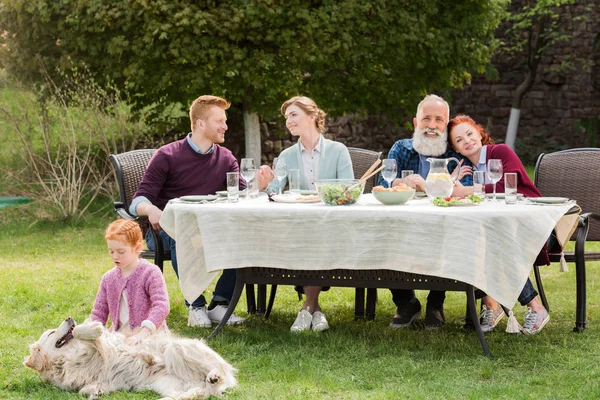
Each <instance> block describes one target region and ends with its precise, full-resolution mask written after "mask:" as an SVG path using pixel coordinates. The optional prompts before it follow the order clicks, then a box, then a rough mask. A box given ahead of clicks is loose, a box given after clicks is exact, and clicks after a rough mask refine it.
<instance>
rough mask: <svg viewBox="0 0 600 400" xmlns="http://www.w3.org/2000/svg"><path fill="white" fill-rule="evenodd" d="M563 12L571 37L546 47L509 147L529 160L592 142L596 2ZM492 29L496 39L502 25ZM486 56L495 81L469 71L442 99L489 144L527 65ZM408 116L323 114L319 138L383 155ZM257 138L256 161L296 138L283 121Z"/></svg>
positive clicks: (230, 142)
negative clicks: (487, 136) (483, 132)
mask: <svg viewBox="0 0 600 400" xmlns="http://www.w3.org/2000/svg"><path fill="white" fill-rule="evenodd" d="M585 6H592V10H591V12H588V16H587V18H586V19H584V20H583V21H574V19H575V17H576V16H581V15H582V14H583V13H584V12H585V11H584V8H585ZM564 12H565V14H566V16H567V18H564V20H565V21H566V22H565V24H566V25H565V29H566V30H567V31H568V32H569V33H570V34H571V35H572V39H571V40H570V41H568V42H562V43H559V44H558V45H556V46H555V47H554V48H551V49H548V51H546V53H545V55H544V57H543V59H542V62H541V64H540V67H539V69H538V74H537V77H536V80H535V83H534V85H533V87H532V89H531V91H530V92H529V93H527V94H526V95H525V97H524V98H523V101H522V105H521V106H522V108H521V120H520V123H519V130H518V137H517V142H516V151H517V153H518V154H519V156H520V157H521V158H522V159H523V161H524V162H525V163H529V164H531V163H534V162H535V160H536V158H537V155H538V154H540V153H542V152H549V151H556V150H560V149H565V148H574V147H588V146H590V145H592V146H593V147H597V146H598V144H599V142H598V140H597V139H596V137H595V136H594V134H595V131H597V130H598V129H599V125H600V122H599V121H600V95H599V93H600V91H599V89H600V6H599V5H598V4H597V1H595V0H580V1H578V2H577V4H575V5H572V6H568V7H566V8H565V10H564ZM499 31H500V32H499V33H498V36H501V35H502V32H501V31H502V30H501V29H499ZM567 57H570V58H571V59H572V60H574V61H573V66H574V68H573V69H570V70H564V71H562V72H555V70H556V69H557V67H559V66H560V64H561V63H562V62H563V61H564V60H565V59H566V58H567ZM492 61H493V64H494V65H495V66H496V68H497V69H498V72H499V77H498V79H497V80H495V81H489V80H487V79H486V78H485V77H483V76H475V77H473V80H472V82H471V84H470V85H468V86H465V87H464V88H462V89H457V90H454V91H452V93H451V96H450V98H447V97H446V98H447V100H448V101H449V102H450V103H451V115H456V114H458V113H466V114H469V115H471V116H472V117H473V118H474V119H475V120H476V121H478V122H479V123H481V124H482V125H484V126H486V127H487V128H488V130H489V132H490V133H491V135H492V137H493V138H494V139H495V140H496V142H503V141H504V136H505V134H506V126H507V124H508V118H509V115H510V108H511V105H512V102H513V95H514V91H515V89H516V87H517V86H518V85H519V83H521V81H522V80H523V78H524V76H525V72H526V65H525V62H524V57H520V58H516V59H508V58H505V59H500V58H499V57H496V58H495V59H493V60H492ZM415 111H416V110H415ZM413 116H414V115H413V113H412V112H410V113H407V115H406V116H405V117H404V118H403V119H402V121H401V122H399V123H398V122H394V123H392V122H390V121H387V120H386V118H385V116H380V115H373V116H369V117H357V116H343V117H340V118H335V119H332V118H328V119H327V125H328V130H327V132H326V134H325V136H326V137H328V138H330V139H334V140H338V141H340V142H342V143H345V144H346V145H347V146H351V147H361V148H366V149H371V150H376V151H383V152H384V155H385V154H387V152H388V151H389V149H390V147H391V145H392V144H393V143H394V142H395V141H396V140H398V139H401V138H407V137H411V135H412V131H411V130H410V129H409V128H408V127H407V125H408V124H409V123H410V122H412V118H413ZM230 117H231V116H230ZM231 119H232V123H231V124H230V126H231V127H232V128H230V134H229V135H228V139H227V142H226V145H227V146H228V147H230V148H231V149H232V151H234V154H236V156H238V157H242V156H243V146H244V144H243V143H244V140H243V131H240V130H238V129H234V130H232V129H233V127H234V126H237V127H241V122H242V119H241V116H240V115H237V116H236V115H233V118H231ZM238 121H239V125H238ZM261 135H262V139H263V146H262V152H263V160H262V162H263V163H265V162H269V161H271V160H272V159H273V157H276V156H277V154H279V152H280V151H281V150H282V149H284V148H287V147H289V146H291V145H292V144H293V143H294V142H295V141H296V139H295V138H292V136H291V135H290V134H289V133H288V132H286V131H285V130H284V125H283V118H281V120H279V121H277V122H273V123H263V124H262V125H261Z"/></svg>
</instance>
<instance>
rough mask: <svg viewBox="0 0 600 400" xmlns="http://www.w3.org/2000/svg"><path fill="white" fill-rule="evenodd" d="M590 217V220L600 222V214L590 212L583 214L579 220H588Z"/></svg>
mask: <svg viewBox="0 0 600 400" xmlns="http://www.w3.org/2000/svg"><path fill="white" fill-rule="evenodd" d="M590 217H591V218H592V219H595V220H596V221H600V214H596V213H593V212H590V213H585V214H581V215H580V218H583V219H590Z"/></svg>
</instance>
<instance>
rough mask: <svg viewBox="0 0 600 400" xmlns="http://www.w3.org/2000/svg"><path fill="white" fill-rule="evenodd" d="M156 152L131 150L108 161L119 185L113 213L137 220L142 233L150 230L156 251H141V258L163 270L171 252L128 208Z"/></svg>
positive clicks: (151, 229) (146, 221)
mask: <svg viewBox="0 0 600 400" xmlns="http://www.w3.org/2000/svg"><path fill="white" fill-rule="evenodd" d="M155 151H156V150H154V149H143V150H132V151H128V152H126V153H121V154H111V155H110V161H111V162H112V164H113V166H114V168H115V177H116V179H117V183H118V184H119V193H120V197H121V200H120V201H115V202H114V209H115V212H116V213H117V214H118V215H119V216H120V217H121V218H124V219H129V220H137V221H138V222H139V223H140V226H142V230H143V231H144V233H146V231H147V230H148V229H150V233H151V234H152V237H153V239H154V243H155V244H156V251H152V250H148V249H146V250H143V251H142V254H141V256H142V257H143V258H147V259H150V260H153V262H154V264H156V265H157V266H158V267H159V268H160V270H161V271H162V270H163V263H164V262H165V261H170V260H171V252H170V251H168V250H166V249H164V248H163V242H162V240H160V237H159V235H158V233H157V232H156V231H155V230H154V229H153V228H152V226H151V225H150V224H149V223H148V219H147V218H145V217H136V216H134V215H132V214H130V213H129V206H130V205H131V200H132V199H133V195H134V194H135V192H136V191H137V189H138V186H139V184H140V181H141V180H142V177H143V176H144V172H145V171H146V166H147V165H148V163H149V162H150V159H151V158H152V155H153V154H154V152H155Z"/></svg>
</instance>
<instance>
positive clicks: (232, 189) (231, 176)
mask: <svg viewBox="0 0 600 400" xmlns="http://www.w3.org/2000/svg"><path fill="white" fill-rule="evenodd" d="M239 197H240V174H239V173H237V172H228V173H227V200H228V201H229V202H230V203H237V201H238V199H239Z"/></svg>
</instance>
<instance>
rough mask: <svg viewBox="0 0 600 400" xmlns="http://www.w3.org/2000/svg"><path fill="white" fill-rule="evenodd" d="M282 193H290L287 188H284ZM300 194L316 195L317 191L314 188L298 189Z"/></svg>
mask: <svg viewBox="0 0 600 400" xmlns="http://www.w3.org/2000/svg"><path fill="white" fill-rule="evenodd" d="M283 194H290V191H289V190H286V191H284V192H283ZM300 194H301V195H302V196H312V195H317V194H318V193H317V191H316V190H300Z"/></svg>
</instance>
